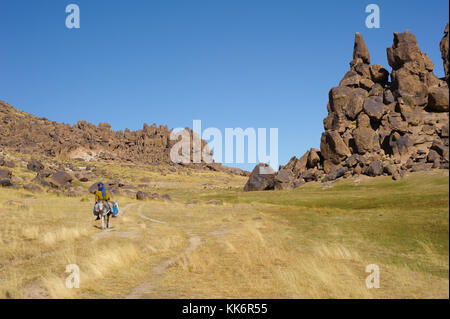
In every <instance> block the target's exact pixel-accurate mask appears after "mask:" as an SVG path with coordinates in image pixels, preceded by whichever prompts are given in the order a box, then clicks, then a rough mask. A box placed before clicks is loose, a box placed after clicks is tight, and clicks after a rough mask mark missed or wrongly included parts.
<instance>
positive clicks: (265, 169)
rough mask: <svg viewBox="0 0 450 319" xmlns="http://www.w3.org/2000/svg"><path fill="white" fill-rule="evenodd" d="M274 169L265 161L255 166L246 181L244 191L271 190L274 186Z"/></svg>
mask: <svg viewBox="0 0 450 319" xmlns="http://www.w3.org/2000/svg"><path fill="white" fill-rule="evenodd" d="M275 175H276V173H275V171H274V170H273V169H272V168H271V167H270V166H269V165H267V164H265V163H259V164H258V165H256V166H255V168H254V169H253V171H252V173H251V174H250V177H249V178H248V181H247V183H246V184H245V186H244V192H250V191H264V190H271V189H274V187H275V181H274V179H275Z"/></svg>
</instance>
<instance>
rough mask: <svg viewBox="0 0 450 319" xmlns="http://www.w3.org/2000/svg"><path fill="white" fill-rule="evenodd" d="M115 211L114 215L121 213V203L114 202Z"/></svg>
mask: <svg viewBox="0 0 450 319" xmlns="http://www.w3.org/2000/svg"><path fill="white" fill-rule="evenodd" d="M112 204H113V211H112V214H113V216H116V215H117V214H118V213H119V204H118V203H117V202H113V203H112Z"/></svg>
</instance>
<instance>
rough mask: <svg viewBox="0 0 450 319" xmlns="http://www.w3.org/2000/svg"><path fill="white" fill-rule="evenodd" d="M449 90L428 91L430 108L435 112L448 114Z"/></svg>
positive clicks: (432, 89)
mask: <svg viewBox="0 0 450 319" xmlns="http://www.w3.org/2000/svg"><path fill="white" fill-rule="evenodd" d="M448 105H449V93H448V88H444V87H432V88H430V89H429V90H428V108H429V110H430V111H433V112H448V111H449V108H448Z"/></svg>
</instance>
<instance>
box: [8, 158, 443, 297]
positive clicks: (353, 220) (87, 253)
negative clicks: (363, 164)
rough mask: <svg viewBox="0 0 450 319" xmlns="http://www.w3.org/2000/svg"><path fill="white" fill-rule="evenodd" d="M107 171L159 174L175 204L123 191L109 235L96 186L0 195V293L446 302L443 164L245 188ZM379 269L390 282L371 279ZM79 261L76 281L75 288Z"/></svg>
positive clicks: (132, 179) (200, 178)
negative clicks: (70, 268)
mask: <svg viewBox="0 0 450 319" xmlns="http://www.w3.org/2000/svg"><path fill="white" fill-rule="evenodd" d="M67 161H69V160H67ZM74 163H76V162H74ZM78 164H79V165H81V164H80V163H78ZM78 164H77V165H78ZM97 165H99V166H100V164H97ZM101 165H102V168H105V169H106V171H107V174H106V175H107V176H106V177H107V178H108V179H109V180H113V179H115V178H121V179H125V180H126V181H127V184H134V185H137V184H142V182H140V179H142V178H144V177H147V178H150V179H151V183H144V184H147V186H146V187H145V188H143V189H145V190H146V191H157V192H158V193H160V194H163V193H168V194H170V196H171V197H172V201H155V200H154V201H147V202H136V201H135V200H133V199H131V198H130V197H125V196H122V197H119V198H115V200H118V201H119V203H120V207H121V208H127V209H126V213H125V214H124V215H122V216H120V217H119V218H116V219H113V220H112V226H113V229H111V230H109V231H102V230H101V229H98V228H96V227H95V226H98V222H97V224H96V223H95V222H94V217H93V215H92V204H93V199H92V198H91V195H89V194H86V195H85V196H82V197H64V196H58V195H57V194H53V193H46V192H43V193H38V194H32V193H30V192H28V191H25V190H23V189H0V218H1V221H2V222H1V223H0V298H123V297H127V296H128V295H129V294H130V292H132V291H133V289H134V288H135V287H142V289H140V290H139V297H143V298H166V297H171V298H448V296H449V294H448V285H449V281H448V272H449V266H448V247H449V239H448V176H442V171H437V172H432V173H426V174H425V173H419V174H412V175H411V176H409V177H406V178H405V179H404V180H402V181H400V182H392V181H390V180H388V179H386V178H383V177H381V178H376V179H361V182H360V183H359V185H358V186H356V185H355V184H354V181H353V180H352V179H349V180H344V181H341V182H339V183H338V184H336V186H334V187H333V188H330V189H327V190H321V185H320V184H316V183H309V184H307V185H305V186H303V187H301V188H300V189H297V190H294V191H277V192H255V193H243V192H242V191H241V188H242V187H243V185H244V183H245V181H246V178H244V177H240V176H232V175H229V174H224V173H217V172H210V171H193V170H192V171H191V170H188V169H185V168H180V169H179V170H178V171H177V172H170V171H168V170H167V169H166V168H161V167H144V168H142V167H123V166H121V165H117V164H104V165H103V164H101ZM160 169H163V170H164V171H165V173H166V175H165V176H163V175H161V174H160ZM14 172H15V173H17V174H22V176H23V177H24V178H26V179H30V176H29V175H30V173H29V172H27V171H26V169H24V168H23V167H20V166H19V167H17V168H15V169H14ZM188 172H189V173H188ZM98 178H99V179H105V177H102V176H99V177H98ZM90 184H91V182H86V183H81V185H82V186H83V187H85V188H87V187H88V186H90ZM211 199H216V200H218V201H219V204H218V205H215V204H214V203H207V202H208V201H209V200H211ZM188 200H189V202H187V201H188ZM192 200H195V201H192ZM128 204H129V205H128ZM373 263H375V264H377V265H379V267H380V271H381V273H380V280H381V288H379V289H368V288H367V287H366V285H365V279H366V277H367V276H368V275H369V274H368V273H366V272H365V268H366V266H367V265H369V264H373ZM68 264H77V265H78V266H79V267H80V270H81V278H80V280H81V281H80V285H81V287H80V288H79V289H68V288H67V287H66V286H65V280H66V277H67V276H68V273H65V269H66V266H67V265H68Z"/></svg>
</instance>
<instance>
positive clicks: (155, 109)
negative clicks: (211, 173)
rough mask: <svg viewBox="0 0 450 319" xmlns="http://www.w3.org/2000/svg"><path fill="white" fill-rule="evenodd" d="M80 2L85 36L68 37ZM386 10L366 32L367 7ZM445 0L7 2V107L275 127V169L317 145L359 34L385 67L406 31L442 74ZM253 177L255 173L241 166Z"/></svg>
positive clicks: (122, 120) (0, 43)
mask: <svg viewBox="0 0 450 319" xmlns="http://www.w3.org/2000/svg"><path fill="white" fill-rule="evenodd" d="M70 3H76V4H78V5H79V7H80V10H81V28H80V29H76V30H75V29H72V30H70V29H67V28H66V26H65V19H66V16H67V14H66V13H65V7H66V6H67V5H68V4H70ZM370 3H376V4H378V5H379V7H380V10H381V28H380V29H367V28H366V27H365V19H366V16H367V15H368V14H367V13H366V12H365V7H366V5H368V4H370ZM448 10H449V8H448V1H444V0H433V1H399V0H397V1H375V0H371V1H355V0H353V1H348V0H347V1H308V2H304V1H288V0H277V1H275V0H271V1H266V0H190V1H182V0H177V1H175V0H157V1H156V0H151V1H149V0H146V1H143V0H142V1H138V0H134V1H118V0H111V1H105V0H95V1H93V0H81V1H70V0H69V1H64V0H45V1H44V0H43V1H34V0H33V1H32V0H29V1H23V0H14V1H13V0H0V12H1V18H0V39H1V40H0V70H1V71H0V100H4V101H6V102H8V103H10V104H11V105H13V106H15V107H17V108H19V109H21V110H23V111H26V112H29V113H32V114H35V115H37V116H43V117H47V118H49V119H51V120H55V121H60V122H64V123H67V122H69V123H71V124H72V123H75V122H76V121H77V120H87V121H88V122H92V123H95V124H97V123H98V122H109V123H111V125H112V128H113V129H115V130H123V129H125V128H130V129H132V130H136V129H140V128H142V126H143V123H144V122H146V123H148V124H152V123H156V124H157V125H159V124H164V125H168V126H169V127H170V128H174V127H186V126H189V127H192V121H193V120H194V119H200V120H202V125H203V127H204V128H206V127H217V128H219V129H221V130H222V131H224V129H225V128H227V127H232V128H234V127H242V128H247V127H254V128H270V127H276V128H278V129H279V162H280V164H284V163H286V162H287V161H288V160H289V158H290V157H291V156H293V155H296V156H299V155H302V154H303V153H304V152H305V151H306V150H307V149H309V148H310V147H316V148H319V145H320V135H321V133H322V131H323V124H322V120H323V118H324V117H325V116H326V104H327V100H328V91H329V90H330V88H331V87H333V86H335V85H337V84H338V83H339V81H340V79H341V78H342V76H343V75H344V74H345V72H346V71H347V70H348V68H349V66H348V63H349V62H350V60H351V58H352V50H353V39H354V33H355V32H360V33H362V35H363V37H364V39H365V41H366V44H367V46H368V48H369V51H370V54H371V59H372V63H373V64H375V63H379V64H382V65H383V66H385V67H386V68H388V69H389V70H390V68H389V66H388V64H387V59H386V47H388V46H391V45H392V38H393V36H392V34H393V32H395V31H398V32H403V31H404V30H406V29H409V30H410V31H411V32H412V33H414V34H415V35H416V36H417V39H418V43H419V45H420V47H421V49H422V51H424V52H425V53H427V54H428V55H429V57H430V58H431V60H432V61H433V62H434V64H435V74H436V75H437V76H439V77H442V76H443V67H442V60H441V57H440V51H439V41H440V40H441V38H442V34H443V30H444V27H445V25H446V23H447V22H448ZM238 166H240V167H243V168H246V169H251V168H252V167H253V165H238Z"/></svg>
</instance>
